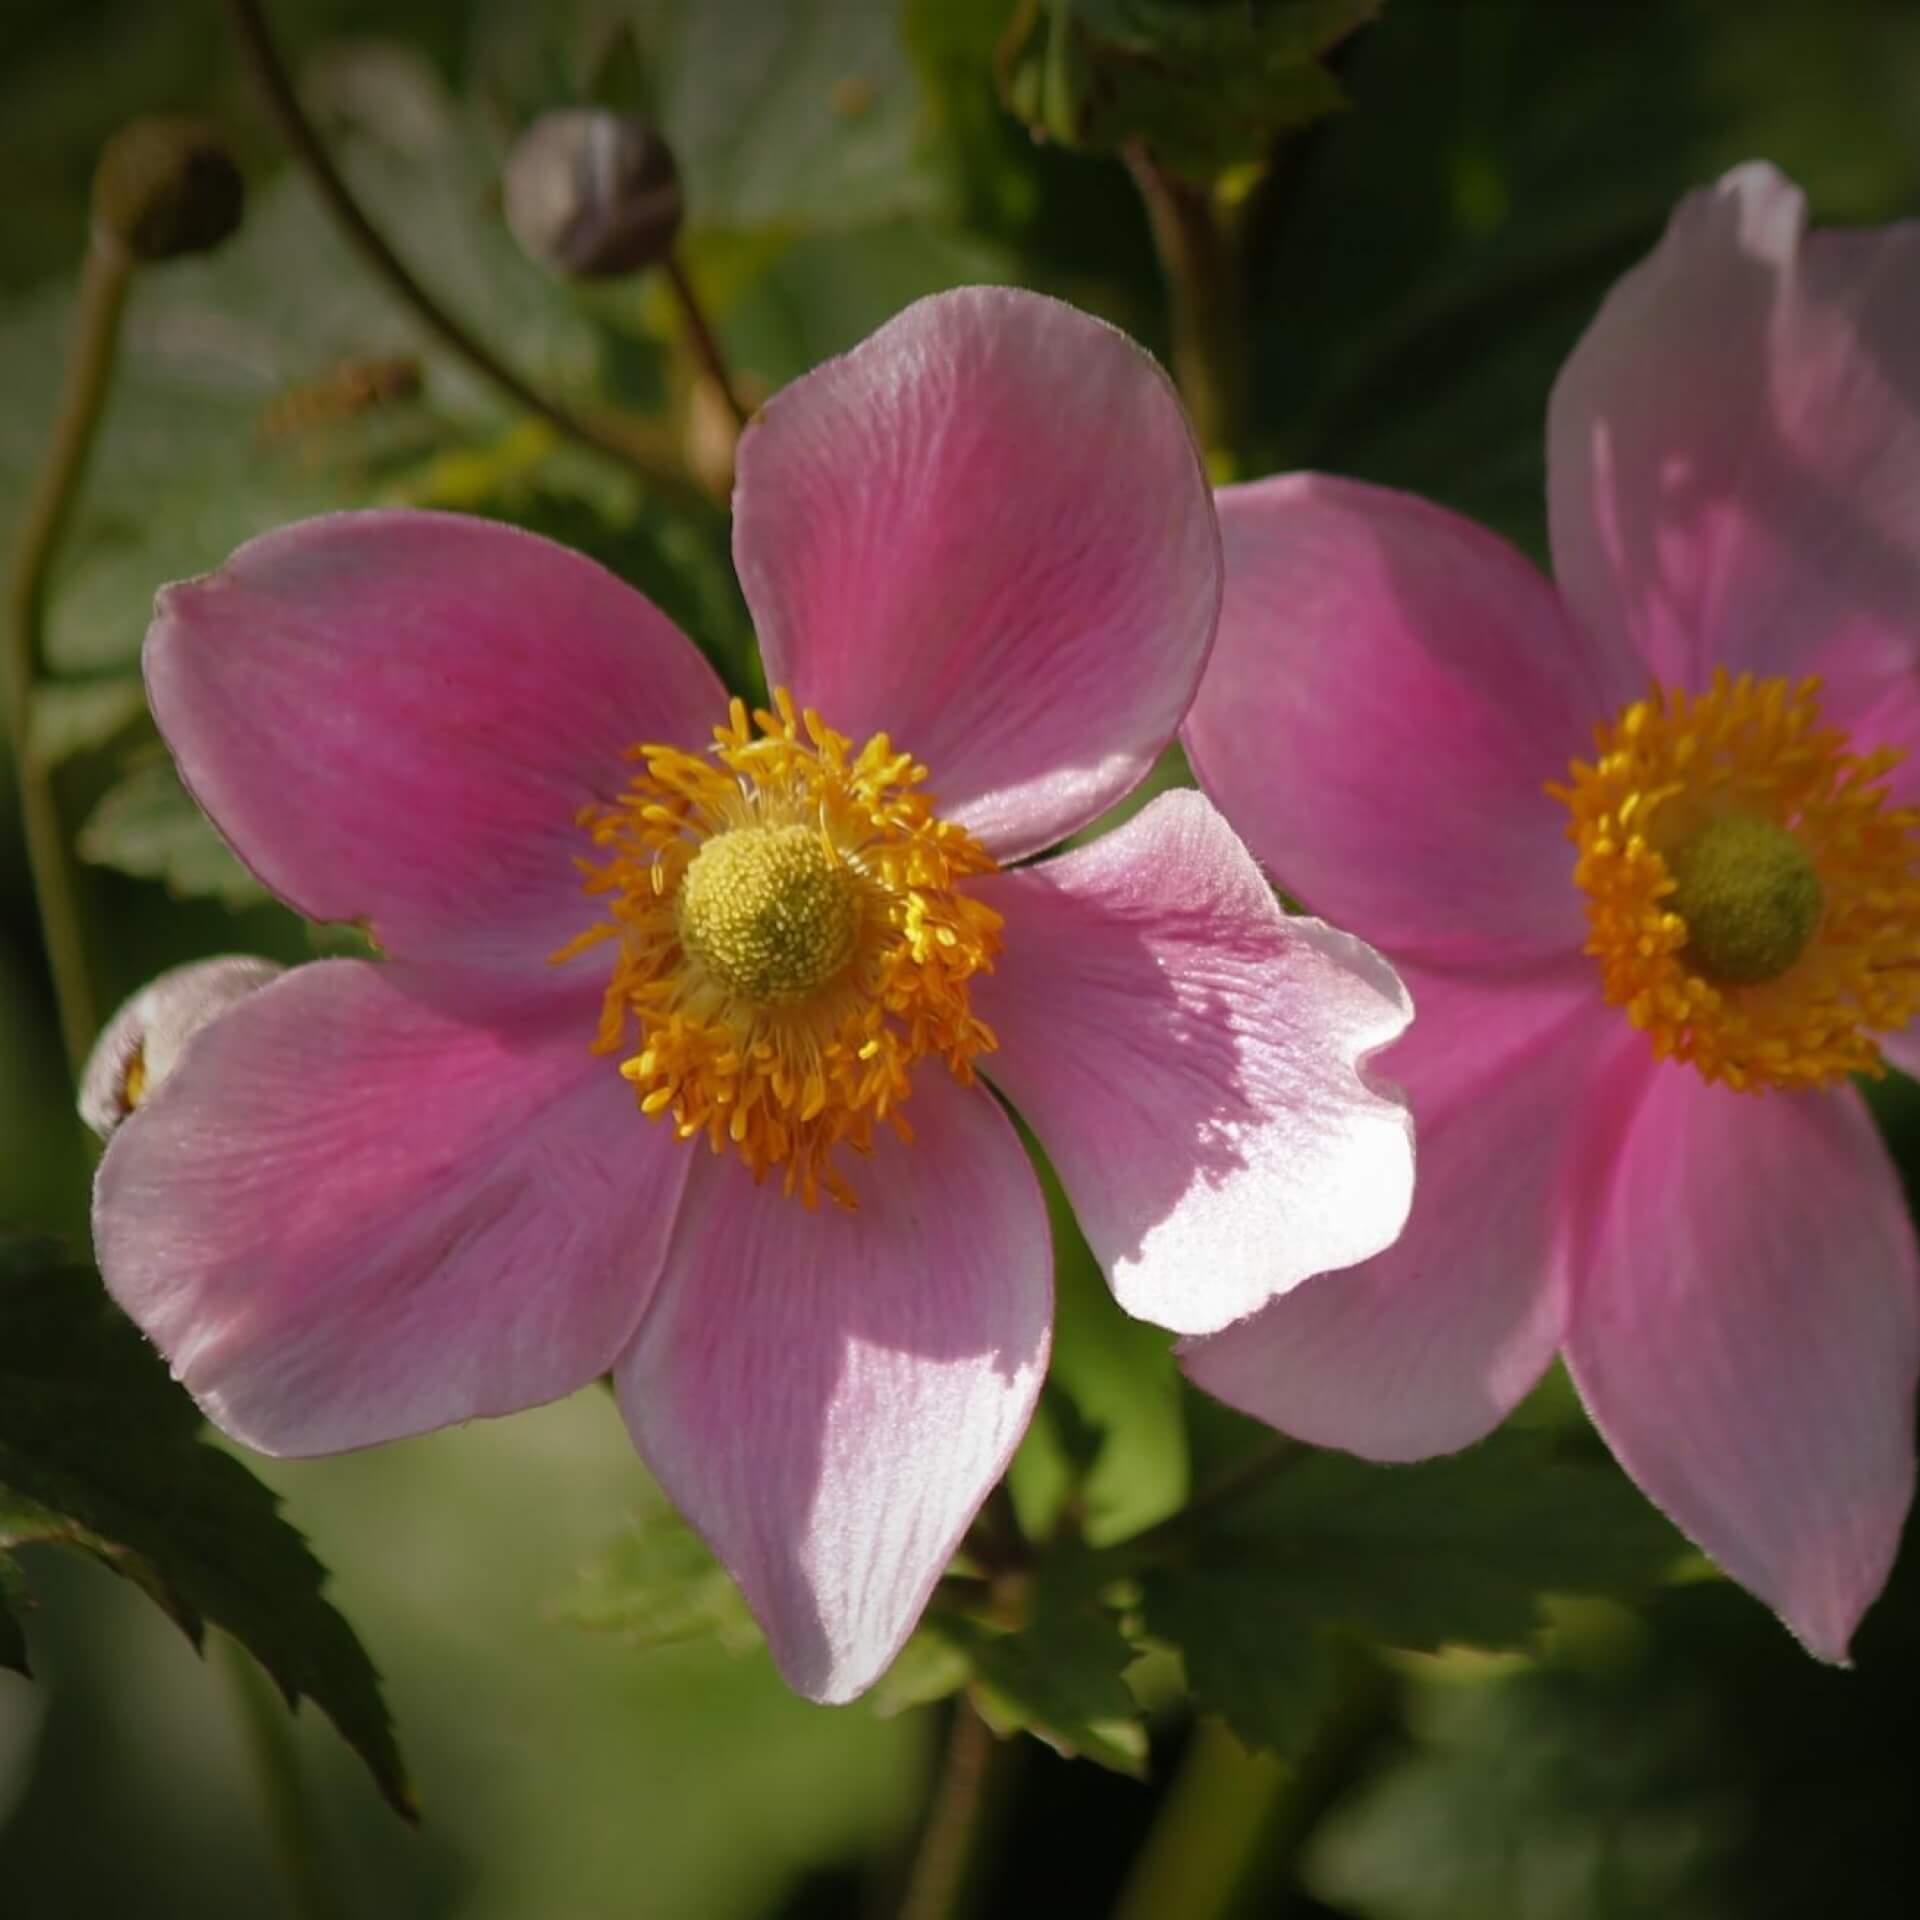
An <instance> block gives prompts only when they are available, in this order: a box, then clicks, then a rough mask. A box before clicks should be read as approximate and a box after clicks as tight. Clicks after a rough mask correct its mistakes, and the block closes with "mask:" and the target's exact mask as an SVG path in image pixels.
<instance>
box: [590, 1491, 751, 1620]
mask: <svg viewBox="0 0 1920 1920" xmlns="http://www.w3.org/2000/svg"><path fill="white" fill-rule="evenodd" d="M554 1613H555V1617H556V1618H558V1619H561V1620H564V1621H567V1622H569V1623H571V1624H572V1625H574V1626H579V1627H588V1628H591V1629H592V1630H593V1631H594V1632H596V1633H611V1634H617V1635H618V1636H619V1637H620V1638H621V1639H623V1640H625V1641H627V1642H629V1643H630V1644H631V1645H633V1646H636V1647H641V1648H645V1649H648V1650H652V1649H654V1648H659V1647H670V1646H676V1645H679V1644H680V1643H682V1642H684V1641H688V1640H707V1639H712V1640H718V1641H719V1642H720V1643H721V1644H722V1645H723V1646H725V1647H726V1648H727V1649H728V1650H729V1651H731V1652H734V1653H741V1652H745V1651H746V1650H747V1649H748V1648H750V1647H753V1646H756V1645H758V1644H759V1640H760V1629H759V1628H758V1627H757V1626H756V1625H755V1624H754V1619H753V1615H752V1614H751V1613H749V1612H748V1610H747V1603H746V1602H745V1601H744V1600H743V1599H741V1597H740V1590H739V1588H738V1587H736V1586H735V1585H734V1584H733V1581H732V1579H731V1578H730V1577H729V1576H728V1573H727V1570H726V1569H725V1568H724V1567H723V1566H721V1564H720V1563H719V1561H717V1560H716V1559H715V1558H714V1557H713V1554H712V1552H711V1551H710V1550H709V1549H708V1547H707V1545H706V1543H705V1541H703V1540H702V1539H701V1538H700V1536H699V1535H698V1534H696V1533H695V1532H694V1531H693V1529H692V1528H691V1527H689V1526H688V1525H687V1523H686V1522H685V1521H684V1520H682V1519H681V1518H680V1516H679V1514H678V1513H676V1512H675V1511H674V1509H673V1508H672V1507H671V1506H669V1505H668V1504H667V1501H666V1498H665V1496H664V1495H663V1496H661V1497H660V1498H659V1500H658V1501H657V1503H656V1504H655V1505H653V1506H651V1507H650V1508H648V1509H647V1511H646V1512H645V1513H643V1514H642V1515H641V1516H640V1517H639V1518H638V1519H637V1520H636V1521H635V1522H634V1524H633V1525H632V1526H631V1527H630V1528H629V1529H628V1530H627V1531H626V1532H625V1533H623V1534H621V1535H620V1536H619V1537H618V1538H617V1539H615V1540H614V1541H613V1542H612V1543H611V1544H610V1545H609V1546H608V1547H607V1548H606V1550H605V1551H604V1552H603V1553H602V1554H601V1555H600V1556H599V1558H597V1559H596V1560H594V1561H592V1562H590V1563H589V1564H588V1565H587V1566H586V1567H584V1568H583V1569H582V1570H581V1576H580V1581H579V1584H578V1586H577V1587H576V1588H575V1589H574V1591H573V1592H572V1593H570V1594H569V1595H568V1596H567V1597H566V1598H565V1599H564V1600H562V1601H561V1602H559V1603H558V1605H557V1606H556V1607H555V1609H554Z"/></svg>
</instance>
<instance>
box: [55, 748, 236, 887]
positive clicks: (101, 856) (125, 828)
mask: <svg viewBox="0 0 1920 1920" xmlns="http://www.w3.org/2000/svg"><path fill="white" fill-rule="evenodd" d="M76 844H77V845H78V847H79V850H80V857H81V858H82V859H83V860H91V861H92V862H93V863H94V865H96V866H101V867H113V868H116V869H117V870H118V871H120V872H121V873H130V874H133V875H134V876H135V877H136V878H137V879H141V880H159V881H163V882H164V883H165V884H166V886H167V888H168V890H169V891H170V892H172V893H175V894H180V895H187V896H190V895H195V894H212V895H214V896H215V897H216V898H218V899H220V900H223V901H225V902H226V904H227V905H228V906H230V907H245V906H252V905H254V904H255V903H256V902H258V901H261V900H264V899H266V897H267V890H266V888H265V887H263V886H262V885H261V884H260V882H259V881H258V880H256V879H255V878H254V877H253V875H252V874H251V873H249V872H248V871H247V869H246V868H245V867H243V866H242V865H241V864H240V862H239V861H238V860H237V859H236V858H235V857H234V855H233V853H232V852H231V850H230V849H229V848H228V847H227V845H226V843H225V842H224V841H223V840H222V839H221V838H220V836H219V835H218V834H217V833H215V832H214V830H213V828H212V826H211V825H210V824H209V823H208V821H207V817H206V815H205V814H203V813H202V812H201V811H200V809H199V807H198V806H197V805H195V803H194V800H193V797H192V796H191V795H190V794H189V793H188V792H187V790H186V788H185V787H183V786H182V785H181V784H180V776H179V774H177V773H176V772H175V771H174V768H173V762H172V761H171V760H168V759H166V758H165V757H164V756H156V757H154V758H151V759H148V760H146V761H144V762H143V763H142V764H141V765H139V766H138V767H136V768H135V769H134V771H133V772H131V773H129V774H128V775H127V776H126V778H125V779H123V780H122V781H121V782H120V783H119V785H118V786H115V787H113V788H110V789H109V790H108V791H107V792H106V793H105V794H103V795H102V796H101V799H100V803H99V805H98V806H96V807H95V808H94V810H93V812H92V813H91V814H90V815H89V816H88V817H87V821H86V824H85V825H84V826H83V827H82V828H81V829H80V834H79V838H78V841H77V843H76Z"/></svg>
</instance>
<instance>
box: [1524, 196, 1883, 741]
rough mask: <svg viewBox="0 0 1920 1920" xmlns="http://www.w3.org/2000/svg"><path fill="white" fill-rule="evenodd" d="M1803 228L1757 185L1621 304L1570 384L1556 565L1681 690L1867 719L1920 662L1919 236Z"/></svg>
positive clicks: (1669, 252) (1557, 420) (1714, 201)
mask: <svg viewBox="0 0 1920 1920" xmlns="http://www.w3.org/2000/svg"><path fill="white" fill-rule="evenodd" d="M1805 224H1806V206H1805V202H1804V200H1803V198H1802V196H1801V194H1800V192H1799V190H1798V189H1797V188H1795V187H1794V186H1792V185H1791V184H1790V183H1789V182H1788V181H1786V180H1785V179H1783V178H1782V177H1781V176H1780V175H1779V174H1778V173H1776V172H1775V171H1774V170H1773V169H1772V168H1771V167H1768V166H1764V165H1757V164H1756V165H1752V166H1745V167H1740V168H1738V169H1736V170H1735V171H1734V172H1732V173H1730V174H1728V175H1727V176H1726V177H1725V178H1724V179H1723V180H1721V181H1720V182H1719V183H1718V184H1717V185H1716V186H1713V187H1710V188H1707V189H1706V190H1704V191H1703V192H1699V193H1695V194H1690V195H1689V196H1688V197H1687V198H1686V199H1685V200H1683V201H1682V202H1681V203H1680V206H1679V208H1678V209H1677V210H1676V212H1675V213H1674V216H1673V219H1672V222H1671V224H1670V225H1669V226H1668V228H1667V233H1666V237H1665V238H1664V239H1663V240H1662V241H1661V243H1660V245H1659V246H1658V247H1657V248H1656V249H1655V250H1654V252H1653V254H1652V255H1651V256H1650V257H1649V258H1648V259H1647V260H1646V261H1645V262H1644V263H1643V264H1642V265H1641V266H1639V267H1637V268H1635V269H1634V271H1633V272H1631V273H1630V274H1628V275H1627V276H1626V278H1625V279H1623V280H1622V281H1621V282H1620V283H1619V285H1618V286H1616V287H1615V288H1614V290H1613V292H1612V293H1611V294H1610V295H1609V296H1608V298H1607V301H1606V304H1605V305H1604V306H1603V307H1602V308H1601V310H1600V314H1599V317H1598V318H1597V319H1596V320H1595V321H1594V323H1593V325H1592V326H1591V327H1590V328H1589V329H1588V331H1587V334H1586V337H1585V338H1584V339H1583V340H1582V341H1581V342H1580V345H1579V346H1578V347H1577V348H1576V349H1575V351H1574V354H1573V356H1572V358H1571V359H1569V360H1568V362H1567V364H1566V366H1565V367H1564V368H1563V369H1562V370H1561V374H1560V378H1559V381H1558V383H1557V384H1556V386H1555V388H1554V393H1553V402H1552V408H1551V412H1550V415H1549V456H1548V466H1549V481H1550V489H1549V492H1550V505H1551V509H1552V521H1553V549H1554V563H1555V568H1556V571H1557V572H1558V574H1559V578H1560V582H1561V586H1562V588H1563V589H1564V590H1565V592H1566V594H1567V597H1568V599H1569V601H1570V602H1571V603H1572V604H1573V606H1574V607H1575V608H1576V609H1577V610H1578V612H1579V613H1580V615H1581V616H1582V618H1584V619H1585V620H1586V621H1587V622H1588V623H1589V624H1590V625H1591V626H1592V627H1593V628H1594V629H1595V631H1596V632H1599V633H1602V634H1605V635H1606V636H1608V637H1609V638H1610V639H1612V640H1613V641H1614V642H1615V644H1618V645H1625V646H1630V647H1632V648H1634V649H1635V650H1636V651H1637V652H1638V653H1639V655H1640V656H1641V658H1642V659H1643V660H1644V661H1645V662H1646V664H1647V668H1648V671H1649V673H1650V674H1652V675H1656V676H1658V677H1659V678H1660V679H1661V680H1663V681H1680V682H1684V683H1686V684H1688V685H1690V686H1694V687H1698V686H1700V685H1701V684H1703V683H1704V681H1705V679H1706V678H1707V676H1708V675H1709V674H1710V673H1711V672H1712V670H1713V668H1714V667H1715V666H1718V665H1724V666H1726V667H1728V668H1730V669H1732V670H1733V671H1735V672H1739V671H1742V670H1746V671H1751V672H1753V673H1755V674H1758V675H1762V676H1764V675H1770V674H1784V675H1787V676H1789V677H1791V678H1796V679H1797V678H1799V677H1800V676H1801V675H1803V674H1806V673H1810V672H1817V673H1820V674H1821V675H1822V676H1823V677H1824V679H1825V680H1826V682H1827V685H1828V689H1829V694H1830V696H1831V697H1832V698H1833V699H1835V700H1837V701H1840V702H1841V703H1843V704H1844V705H1846V706H1847V707H1848V708H1849V709H1851V708H1855V707H1859V706H1861V705H1863V704H1865V703H1866V702H1867V701H1868V700H1869V699H1870V698H1871V693H1872V689H1873V688H1876V687H1879V686H1883V685H1884V684H1885V683H1886V681H1887V680H1888V678H1889V677H1890V676H1894V675H1902V674H1909V673H1911V672H1912V671H1913V669H1914V666H1915V663H1916V655H1917V654H1920V626H1917V625H1916V622H1915V620H1914V612H1913V610H1914V606H1915V603H1916V599H1920V412H1916V409H1915V406H1914V391H1915V383H1916V381H1920V224H1914V223H1908V224H1905V225H1902V226H1897V227H1887V228H1882V229H1879V230H1876V231H1874V232H1870V233H1869V232H1863V233H1844V234H1842V233H1836V234H1821V235H1818V236H1815V237H1813V238H1812V239H1808V238H1806V237H1805V231H1804V230H1805Z"/></svg>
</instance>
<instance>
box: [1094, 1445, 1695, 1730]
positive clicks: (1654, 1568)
mask: <svg viewBox="0 0 1920 1920" xmlns="http://www.w3.org/2000/svg"><path fill="white" fill-rule="evenodd" d="M1175 1525H1176V1526H1177V1527H1178V1528H1179V1538H1178V1543H1177V1545H1176V1546H1174V1547H1173V1548H1172V1550H1171V1551H1170V1552H1168V1553H1167V1554H1166V1555H1165V1556H1164V1557H1160V1558H1159V1563H1158V1564H1154V1565H1151V1566H1150V1567H1149V1568H1148V1569H1147V1570H1146V1571H1145V1572H1143V1574H1142V1576H1141V1594H1142V1608H1143V1612H1144V1616H1145V1620H1146V1624H1147V1628H1148V1630H1149V1631H1150V1632H1151V1633H1153V1634H1154V1635H1156V1636H1158V1637H1160V1638H1162V1639H1166V1640H1169V1641H1171V1642H1173V1643H1174V1644H1175V1645H1177V1646H1178V1647H1180V1649H1181V1650H1182V1652H1183V1653H1184V1655H1185V1657H1186V1662H1187V1674H1188V1678H1189V1680H1190V1682H1191V1684H1192V1687H1193V1691H1194V1695H1195V1697H1196V1699H1197V1700H1198V1701H1199V1703H1200V1704H1201V1705H1202V1706H1204V1707H1208V1708H1211V1709H1213V1710H1214V1711H1216V1712H1218V1713H1221V1714H1222V1715H1224V1716H1225V1718H1226V1719H1227V1721H1228V1723H1229V1725H1231V1726H1232V1727H1233V1729H1234V1731H1235V1732H1236V1733H1238V1734H1239V1735H1240V1737H1241V1738H1242V1739H1243V1740H1245V1741H1247V1742H1248V1743H1249V1744H1250V1745H1257V1746H1267V1747H1274V1748H1277V1749H1280V1750H1282V1751H1288V1750H1297V1748H1298V1747H1299V1745H1300V1743H1301V1742H1302V1741H1303V1740H1304V1739H1305V1738H1306V1736H1307V1735H1308V1734H1309V1733H1310V1732H1311V1731H1312V1727H1313V1723H1314V1721H1315V1719H1316V1718H1317V1716H1318V1714H1319V1712H1320V1710H1321V1708H1322V1706H1323V1705H1324V1704H1325V1700H1326V1697H1327V1694H1328V1691H1329V1689H1330V1686H1331V1676H1330V1673H1329V1669H1328V1659H1329V1650H1328V1648H1327V1646H1326V1645H1325V1644H1324V1643H1323V1641H1322V1640H1321V1638H1320V1635H1321V1633H1322V1632H1323V1631H1324V1630H1326V1629H1329V1628H1339V1629H1351V1630H1358V1631H1362V1632H1366V1633H1370V1634H1373V1635H1376V1636H1378V1637H1379V1638H1380V1639H1381V1640H1384V1641H1386V1642H1387V1643H1389V1644H1390V1645H1394V1646H1399V1647H1407V1648H1419V1649H1432V1648H1437V1647H1440V1646H1444V1645H1451V1644H1461V1645H1470V1646H1475V1647H1516V1646H1524V1645H1525V1644H1526V1643H1527V1642H1528V1640H1529V1639H1530V1637H1531V1636H1532V1634H1533V1633H1534V1631H1535V1629H1536V1627H1537V1625H1538V1618H1539V1616H1538V1599H1539V1595H1540V1594H1541V1593H1543V1592H1570V1593H1604V1594H1620V1593H1624V1594H1634V1593H1639V1592H1641V1591H1643V1590H1645V1589H1646V1588H1647V1587H1649V1586H1651V1585H1652V1584H1653V1583H1654V1582H1656V1581H1657V1580H1658V1579H1659V1578H1660V1576H1661V1575H1662V1574H1663V1573H1664V1572H1665V1571H1666V1570H1667V1569H1668V1568H1669V1567H1671V1566H1672V1565H1673V1564H1674V1563H1675V1562H1676V1561H1677V1560H1678V1559H1679V1557H1680V1556H1681V1555H1682V1554H1683V1553H1684V1551H1685V1546H1684V1543H1683V1542H1682V1541H1681V1540H1680V1539H1679V1537H1678V1536H1677V1535H1676V1534H1675V1533H1674V1532H1673V1531H1672V1529H1671V1528H1670V1527H1669V1526H1668V1525H1667V1523H1666V1521H1665V1520H1664V1519H1662V1518H1661V1516H1660V1515H1659V1514H1658V1513H1657V1512H1656V1511H1655V1510H1654V1509H1653V1508H1652V1507H1651V1506H1649V1505H1648V1504H1647V1502H1646V1501H1645V1500H1644V1499H1643V1498H1642V1497H1641V1496H1640V1494H1639V1493H1638V1492H1637V1491H1636V1490H1635V1489H1634V1487H1633V1486H1632V1485H1631V1484H1630V1483H1629V1482H1628V1481H1627V1479H1626V1478H1625V1476H1624V1475H1622V1474H1621V1473H1619V1472H1618V1471H1617V1470H1616V1469H1614V1468H1612V1467H1611V1466H1608V1465H1603V1464H1598V1463H1596V1464H1593V1465H1586V1464H1573V1463H1571V1462H1568V1461H1565V1460H1562V1459H1559V1458H1556V1457H1555V1454H1554V1450H1553V1447H1552V1443H1551V1436H1548V1435H1543V1434H1541V1433H1538V1432H1528V1431H1511V1430H1510V1431H1507V1432H1503V1433H1498V1434H1495V1435H1494V1436H1493V1437H1492V1438H1490V1439H1488V1440H1485V1441H1483V1442H1482V1443H1481V1444H1480V1445H1479V1446H1477V1447H1474V1448H1471V1449H1469V1450H1468V1451H1467V1452H1465V1453H1461V1454H1455V1455H1452V1456H1450V1457H1448V1458H1446V1459H1442V1460H1432V1461H1428V1462H1425V1463H1424V1464H1422V1465H1419V1466H1406V1467H1383V1466H1374V1465H1370V1464H1368V1463H1366V1462H1363V1461H1360V1460H1356V1459H1354V1458H1352V1457H1351V1456H1350V1455H1346V1454H1337V1453H1318V1452H1314V1451H1312V1450H1311V1449H1308V1448H1304V1447H1303V1448H1301V1449H1300V1450H1299V1452H1298V1453H1297V1454H1292V1455H1285V1456H1281V1457H1279V1459H1278V1461H1277V1463H1276V1466H1275V1470H1274V1471H1272V1472H1270V1473H1269V1474H1268V1475H1267V1476H1266V1477H1265V1478H1264V1479H1261V1480H1259V1481H1257V1482H1253V1483H1250V1487H1249V1490H1247V1491H1244V1492H1242V1493H1240V1494H1239V1495H1238V1496H1237V1497H1235V1498H1233V1499H1230V1500H1226V1499H1223V1500H1222V1501H1220V1502H1219V1504H1218V1505H1217V1507H1216V1508H1213V1509H1211V1510H1209V1509H1206V1508H1201V1509H1198V1510H1195V1513H1194V1519H1193V1520H1192V1522H1190V1523H1189V1522H1176V1523H1175ZM1119 1552H1120V1553H1121V1554H1123V1555H1124V1554H1125V1552H1126V1549H1125V1548H1124V1547H1122V1548H1121V1549H1119Z"/></svg>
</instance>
